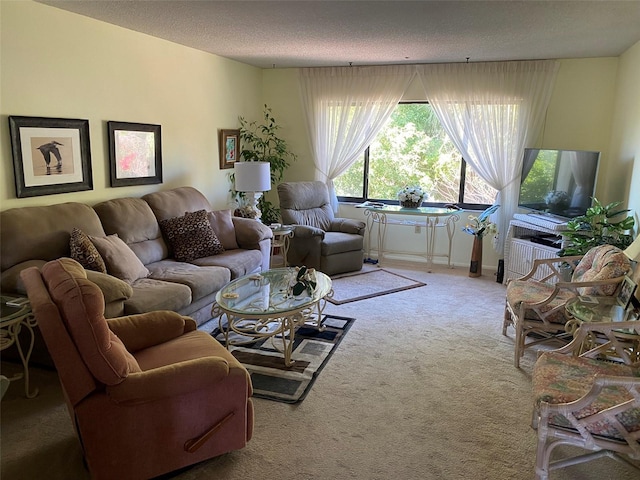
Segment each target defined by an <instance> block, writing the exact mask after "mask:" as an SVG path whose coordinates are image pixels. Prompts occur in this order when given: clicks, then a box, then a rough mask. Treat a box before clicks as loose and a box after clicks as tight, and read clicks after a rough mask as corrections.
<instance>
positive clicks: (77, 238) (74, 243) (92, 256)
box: [69, 228, 107, 273]
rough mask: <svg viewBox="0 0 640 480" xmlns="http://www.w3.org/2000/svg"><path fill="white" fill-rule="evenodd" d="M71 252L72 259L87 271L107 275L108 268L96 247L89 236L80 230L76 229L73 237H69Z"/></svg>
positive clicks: (72, 234)
mask: <svg viewBox="0 0 640 480" xmlns="http://www.w3.org/2000/svg"><path fill="white" fill-rule="evenodd" d="M69 250H70V252H71V258H73V259H74V260H75V261H76V262H78V263H79V264H80V265H82V266H83V267H84V268H85V269H87V270H93V271H94V272H100V273H107V266H106V265H105V263H104V260H103V259H102V256H101V255H100V252H98V250H97V249H96V247H95V245H94V244H93V243H92V242H91V239H90V238H89V235H87V234H86V233H84V232H83V231H82V230H80V229H79V228H74V229H73V230H72V231H71V236H70V237H69Z"/></svg>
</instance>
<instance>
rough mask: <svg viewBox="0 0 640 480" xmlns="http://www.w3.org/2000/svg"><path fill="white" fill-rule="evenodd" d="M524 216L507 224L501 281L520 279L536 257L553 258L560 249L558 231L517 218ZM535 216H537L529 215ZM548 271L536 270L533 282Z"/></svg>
mask: <svg viewBox="0 0 640 480" xmlns="http://www.w3.org/2000/svg"><path fill="white" fill-rule="evenodd" d="M522 215H526V214H516V215H515V216H514V217H516V218H518V219H516V220H512V221H511V222H510V223H509V229H508V231H507V237H506V239H505V245H504V262H505V265H504V271H505V275H504V282H505V283H506V282H507V281H509V280H511V279H514V278H520V277H522V276H524V275H526V274H527V273H529V271H530V270H531V267H532V266H533V261H534V260H535V259H537V258H555V257H557V256H558V251H559V250H560V249H561V248H562V245H563V237H562V230H557V229H555V228H553V225H556V224H553V225H552V227H551V228H547V227H544V226H540V225H538V224H534V223H531V222H527V221H522V220H520V219H519V218H521V217H522ZM533 216H535V217H540V216H541V215H537V214H533ZM547 270H548V268H546V269H545V268H538V273H537V274H536V275H535V276H534V278H535V279H536V280H540V279H542V278H544V276H546V275H547V274H548V273H550V271H547Z"/></svg>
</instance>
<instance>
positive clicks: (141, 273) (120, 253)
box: [89, 233, 149, 283]
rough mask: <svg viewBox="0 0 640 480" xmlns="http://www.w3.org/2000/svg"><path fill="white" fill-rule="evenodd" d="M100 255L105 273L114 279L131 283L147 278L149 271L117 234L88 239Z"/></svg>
mask: <svg viewBox="0 0 640 480" xmlns="http://www.w3.org/2000/svg"><path fill="white" fill-rule="evenodd" d="M89 238H90V239H91V241H92V242H93V244H94V245H95V246H96V248H97V249H98V252H100V255H102V258H103V259H104V263H105V264H106V266H107V273H109V274H110V275H113V276H114V277H117V278H119V279H120V280H124V281H125V282H127V283H133V282H135V281H136V280H138V279H139V278H145V277H148V276H149V270H148V269H147V267H145V266H144V264H143V263H142V262H141V261H140V259H139V258H138V257H137V256H136V254H135V253H133V250H131V248H129V245H127V244H126V243H124V242H123V241H122V240H121V239H120V237H118V234H117V233H114V234H113V235H109V236H107V237H89Z"/></svg>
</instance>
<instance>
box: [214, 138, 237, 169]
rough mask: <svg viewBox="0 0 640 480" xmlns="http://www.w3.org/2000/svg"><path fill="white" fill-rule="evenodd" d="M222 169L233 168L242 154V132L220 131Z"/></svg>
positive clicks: (219, 142)
mask: <svg viewBox="0 0 640 480" xmlns="http://www.w3.org/2000/svg"><path fill="white" fill-rule="evenodd" d="M218 144H219V145H220V168H221V169H225V168H233V164H234V163H236V162H237V161H238V155H239V154H240V130H220V138H218Z"/></svg>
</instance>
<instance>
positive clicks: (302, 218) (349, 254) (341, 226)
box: [278, 182, 366, 275]
mask: <svg viewBox="0 0 640 480" xmlns="http://www.w3.org/2000/svg"><path fill="white" fill-rule="evenodd" d="M278 197H279V199H280V216H281V217H282V222H283V223H284V224H286V225H296V228H295V231H294V236H293V238H291V241H290V245H289V252H288V254H287V261H288V263H289V265H305V266H307V267H309V268H315V269H317V270H320V271H321V272H324V273H326V274H327V275H334V274H337V273H344V272H351V271H355V270H360V269H361V268H362V263H363V261H364V232H365V229H366V224H365V223H364V222H361V221H359V220H353V219H350V218H336V217H335V216H334V214H333V209H332V208H331V202H330V201H329V190H328V189H327V186H326V185H325V184H324V183H322V182H285V183H281V184H279V185H278Z"/></svg>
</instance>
